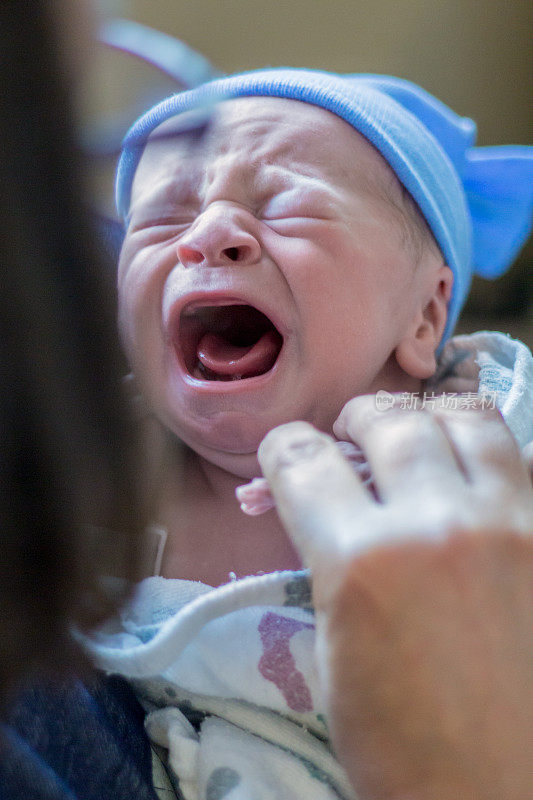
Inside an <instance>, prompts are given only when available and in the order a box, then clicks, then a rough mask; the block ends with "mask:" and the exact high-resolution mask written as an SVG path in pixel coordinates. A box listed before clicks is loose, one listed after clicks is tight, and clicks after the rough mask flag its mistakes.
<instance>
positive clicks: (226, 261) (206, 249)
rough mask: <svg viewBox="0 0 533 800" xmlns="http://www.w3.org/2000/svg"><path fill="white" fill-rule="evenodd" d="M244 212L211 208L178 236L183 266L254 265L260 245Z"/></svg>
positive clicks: (236, 209)
mask: <svg viewBox="0 0 533 800" xmlns="http://www.w3.org/2000/svg"><path fill="white" fill-rule="evenodd" d="M246 223H247V220H246V212H245V211H244V209H240V208H231V207H228V206H222V205H221V206H219V207H216V208H215V207H214V206H212V207H210V208H208V209H207V210H206V211H204V213H203V214H202V215H201V216H200V217H198V219H197V220H196V221H195V222H194V224H193V225H192V227H191V228H190V229H189V230H188V231H187V232H186V233H185V234H184V235H183V236H182V237H181V239H180V242H179V244H178V250H177V252H178V258H179V260H180V262H181V263H182V264H183V266H184V267H192V266H199V265H202V266H206V267H223V266H228V265H230V264H241V265H243V266H246V265H248V264H255V263H256V262H257V261H259V260H260V258H261V245H260V244H259V242H258V240H257V238H256V237H255V236H254V234H253V233H252V232H251V230H250V229H249V225H247V224H246Z"/></svg>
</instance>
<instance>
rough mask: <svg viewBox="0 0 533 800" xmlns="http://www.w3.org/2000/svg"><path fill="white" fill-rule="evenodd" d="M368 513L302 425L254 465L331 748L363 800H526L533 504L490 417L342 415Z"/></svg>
mask: <svg viewBox="0 0 533 800" xmlns="http://www.w3.org/2000/svg"><path fill="white" fill-rule="evenodd" d="M335 434H336V435H337V436H338V437H339V438H340V439H345V440H346V439H350V438H351V439H352V440H354V441H356V442H357V443H358V444H359V445H360V446H361V447H362V448H363V449H364V451H365V452H366V455H367V457H368V460H369V462H370V466H371V468H372V472H373V475H374V482H375V487H376V491H377V493H378V496H379V500H376V499H375V498H374V497H373V496H371V494H370V493H369V492H368V491H367V490H366V489H365V488H364V487H363V486H362V485H361V483H360V482H359V481H358V479H357V476H356V475H355V474H354V472H353V470H352V469H351V467H350V466H349V465H348V464H347V463H346V462H345V461H344V460H343V458H342V456H341V455H340V453H339V451H338V448H337V447H336V446H335V445H334V443H333V441H332V440H331V439H330V438H329V437H328V436H326V435H324V434H322V433H319V432H317V431H316V430H314V429H313V428H312V427H311V426H310V425H308V424H306V423H291V424H288V425H284V426H281V427H280V428H277V429H275V430H274V431H272V432H271V433H269V434H268V436H267V437H266V438H265V440H264V441H263V443H262V445H261V447H260V450H259V460H260V462H261V465H262V467H263V472H264V474H265V477H266V478H267V479H268V481H269V483H270V487H271V489H272V492H273V494H274V496H275V499H276V503H277V508H278V512H279V513H280V516H281V518H282V520H283V522H284V524H285V526H286V528H287V530H288V532H289V534H290V535H291V537H292V539H293V540H294V542H295V544H296V545H297V547H298V548H299V549H300V551H301V554H302V556H303V558H304V560H305V561H306V563H307V564H308V565H309V566H310V567H311V570H312V573H313V592H314V602H315V607H316V611H317V651H318V660H319V668H320V672H321V678H322V681H323V686H324V691H325V694H326V700H327V707H328V712H329V719H330V725H331V732H332V738H333V741H334V745H335V748H336V751H337V753H338V756H339V758H340V760H341V761H342V763H343V764H344V766H345V768H346V769H347V771H348V774H349V775H350V777H351V779H352V781H353V784H354V786H355V787H356V789H358V791H359V793H360V797H361V798H365V799H366V798H368V799H369V800H370V798H371V799H372V800H385V798H386V799H387V800H436V799H437V798H438V800H448V798H450V800H451V799H452V798H453V800H466V798H468V800H473V799H474V798H475V799H476V800H481V798H483V800H489V799H490V800H503V798H505V800H526V798H527V797H530V796H531V789H532V778H531V758H532V748H533V536H532V534H533V490H532V486H531V480H530V476H529V473H528V470H527V468H526V465H525V462H524V460H523V459H522V458H521V456H520V453H519V451H518V448H517V446H516V443H515V441H514V439H513V437H512V436H511V434H510V432H509V431H508V429H507V427H506V426H505V424H504V422H503V420H502V419H501V417H500V416H499V414H498V413H497V412H481V411H479V410H468V411H465V410H463V411H455V412H451V411H446V410H444V409H441V410H436V411H435V412H433V413H429V412H427V411H399V410H397V409H392V410H390V411H388V412H379V411H377V410H376V408H375V403H374V398H373V397H359V398H355V399H354V400H352V401H351V402H350V403H348V405H347V406H346V407H345V408H344V410H343V412H342V414H341V416H340V418H339V420H338V421H337V424H336V427H335Z"/></svg>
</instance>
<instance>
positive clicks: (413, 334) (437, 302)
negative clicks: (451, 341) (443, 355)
mask: <svg viewBox="0 0 533 800" xmlns="http://www.w3.org/2000/svg"><path fill="white" fill-rule="evenodd" d="M452 285H453V273H452V271H451V269H450V268H449V267H446V266H443V267H439V268H438V269H437V270H435V272H432V274H431V276H430V278H429V281H428V282H427V284H426V290H425V292H424V293H423V295H422V297H421V303H420V305H419V308H418V309H417V310H416V313H415V315H414V317H413V320H412V322H411V325H410V326H409V329H408V330H407V332H406V334H405V336H404V338H403V339H402V341H401V342H400V344H399V345H398V347H397V348H396V353H395V355H396V361H397V362H398V365H399V366H400V367H401V368H402V369H403V370H404V372H407V374H408V375H411V376H412V377H413V378H418V379H419V380H424V379H426V378H430V377H431V375H433V373H434V372H435V370H436V368H437V362H436V358H435V351H436V349H437V347H438V346H439V343H440V340H441V338H442V334H443V333H444V328H445V326H446V318H447V315H448V303H449V301H450V297H451V293H452Z"/></svg>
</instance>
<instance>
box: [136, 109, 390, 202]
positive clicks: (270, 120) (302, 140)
mask: <svg viewBox="0 0 533 800" xmlns="http://www.w3.org/2000/svg"><path fill="white" fill-rule="evenodd" d="M197 113H198V112H195V111H187V112H185V113H183V114H180V115H178V116H175V117H172V118H170V119H168V120H165V122H163V123H162V124H161V125H159V126H158V127H157V128H156V129H155V130H154V131H153V132H152V133H151V135H150V138H149V140H148V143H147V146H146V148H145V150H144V153H143V156H142V158H141V160H140V163H139V167H138V169H137V173H136V175H135V181H134V186H133V195H135V194H136V192H137V191H138V190H139V187H140V186H142V185H144V184H145V182H146V180H150V181H152V180H154V178H157V177H158V176H165V177H166V178H167V179H171V176H172V175H175V176H176V177H178V176H179V177H183V173H184V171H185V172H192V171H193V170H194V169H195V168H198V167H199V166H201V167H202V168H203V169H205V167H206V166H208V165H209V164H213V163H215V162H220V161H221V160H224V162H225V164H226V165H228V164H229V163H230V162H233V163H234V164H235V165H237V166H238V165H239V164H240V165H241V166H242V168H243V169H245V170H253V169H254V167H255V166H258V165H262V166H264V165H270V166H272V167H276V166H278V167H280V168H284V169H287V170H292V171H295V172H297V173H298V174H303V175H308V176H310V177H319V178H329V179H331V180H333V181H335V182H336V183H339V184H341V185H342V184H343V185H347V186H349V187H350V186H353V183H354V181H357V184H358V185H359V186H362V185H363V184H364V183H365V182H367V183H368V184H369V185H370V184H371V183H372V184H374V183H375V182H376V180H378V181H380V180H381V181H382V180H387V181H390V180H394V179H395V176H394V173H393V172H392V170H391V169H390V167H389V166H388V164H387V163H386V161H385V160H384V158H383V157H382V155H381V154H380V153H379V152H378V151H377V150H376V149H375V148H374V147H373V145H371V144H370V143H369V142H368V141H367V140H366V139H365V138H364V137H363V136H362V135H361V134H360V133H358V132H357V131H356V130H355V129H354V128H352V126H351V125H349V124H348V123H347V122H345V121H344V120H343V119H341V118H340V117H337V116H336V115H335V114H333V113H332V112H330V111H327V110H325V109H323V108H320V107H318V106H313V105H311V104H309V103H305V102H301V101H299V100H289V99H285V98H279V97H239V98H236V99H232V100H225V101H223V102H221V103H219V104H218V105H217V107H216V108H215V110H214V112H213V116H212V119H211V121H210V124H209V127H208V129H207V132H206V133H205V135H204V136H203V137H202V138H201V139H200V140H198V139H196V138H195V137H194V136H193V135H191V134H190V133H189V131H190V130H191V128H194V124H192V123H194V115H195V114H197Z"/></svg>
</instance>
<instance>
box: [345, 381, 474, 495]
mask: <svg viewBox="0 0 533 800" xmlns="http://www.w3.org/2000/svg"><path fill="white" fill-rule="evenodd" d="M390 397H391V398H392V399H393V400H397V397H396V396H394V395H390ZM333 429H334V431H335V434H336V435H337V436H339V437H341V438H343V439H351V440H352V441H354V442H357V443H358V444H359V445H360V446H361V447H362V448H363V451H364V453H365V455H366V457H367V458H368V461H369V464H370V469H371V472H372V476H373V479H374V483H375V485H376V488H377V491H378V493H379V495H380V497H381V498H382V499H383V500H385V501H393V500H401V501H402V502H407V501H408V500H410V501H411V503H412V504H413V505H414V506H418V504H419V502H420V498H421V497H424V498H425V499H426V500H427V499H428V498H434V497H435V496H441V495H442V494H443V492H446V491H448V492H460V491H461V489H462V488H463V486H464V479H463V476H462V474H461V471H460V469H459V464H458V462H457V460H456V458H455V455H454V452H453V448H452V446H451V443H450V441H449V440H448V439H447V437H446V435H445V433H444V431H443V430H442V427H441V425H440V424H439V423H438V422H437V420H436V419H435V418H434V417H433V416H432V415H431V414H430V413H429V412H426V411H424V410H410V409H409V410H406V409H402V407H401V406H399V405H398V404H397V403H392V404H391V405H389V406H388V407H387V409H386V410H384V409H381V408H380V407H379V406H377V405H376V402H375V397H373V396H372V395H366V396H361V397H355V398H353V400H350V402H349V403H347V404H346V405H345V406H344V408H343V410H342V413H341V415H340V416H339V418H338V420H337V421H336V422H335V425H334V426H333Z"/></svg>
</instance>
